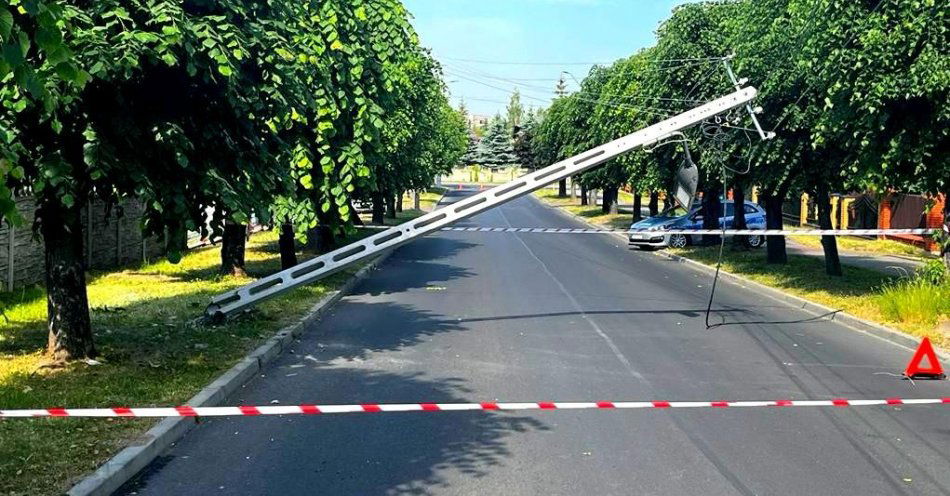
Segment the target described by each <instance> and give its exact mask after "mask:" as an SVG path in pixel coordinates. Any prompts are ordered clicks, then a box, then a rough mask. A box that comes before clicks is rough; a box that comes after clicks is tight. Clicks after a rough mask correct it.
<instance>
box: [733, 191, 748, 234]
mask: <svg viewBox="0 0 950 496" xmlns="http://www.w3.org/2000/svg"><path fill="white" fill-rule="evenodd" d="M732 206H733V209H732V211H733V214H732V215H733V217H732V228H733V229H745V228H746V227H748V224H746V221H745V189H744V188H743V187H742V185H741V184H738V183H737V184H735V185H733V186H732ZM732 249H733V250H748V249H749V237H748V236H733V237H732Z"/></svg>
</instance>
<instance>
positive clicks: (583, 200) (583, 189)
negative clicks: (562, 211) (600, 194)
mask: <svg viewBox="0 0 950 496" xmlns="http://www.w3.org/2000/svg"><path fill="white" fill-rule="evenodd" d="M589 201H590V197H589V196H588V195H587V186H584V184H583V183H581V206H587V204H588V202H589Z"/></svg>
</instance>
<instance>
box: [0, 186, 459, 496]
mask: <svg viewBox="0 0 950 496" xmlns="http://www.w3.org/2000/svg"><path fill="white" fill-rule="evenodd" d="M438 196H440V195H439V193H438V192H437V191H434V192H432V193H429V194H427V196H426V197H425V198H424V201H425V203H426V204H429V205H433V204H434V203H435V202H436V201H438ZM421 214H422V212H420V211H414V210H407V211H404V212H401V213H400V214H399V218H398V219H394V220H392V221H393V222H401V221H405V220H408V219H411V218H414V217H418V216H419V215H421ZM371 234H373V233H372V232H370V231H366V230H361V231H359V232H358V233H357V234H356V236H368V235H371ZM306 258H307V257H306V256H303V257H301V259H302V260H303V259H306ZM246 263H247V271H248V273H249V274H250V275H251V276H253V277H260V276H264V275H266V274H269V273H273V272H275V271H277V270H279V269H280V255H279V250H278V247H277V234H276V232H263V233H259V234H257V235H255V236H253V237H252V238H251V240H250V241H249V243H248V246H247V252H246ZM219 265H220V250H219V248H218V247H213V246H212V247H207V248H202V249H198V250H195V251H192V252H190V253H188V254H186V255H185V257H183V259H182V261H181V263H179V264H177V265H174V264H171V263H169V262H167V261H158V262H154V263H149V264H144V265H142V266H139V267H135V268H129V269H126V270H121V271H115V272H101V273H92V274H90V275H89V281H88V292H89V301H90V307H91V316H92V323H93V327H94V330H95V336H96V345H97V347H98V349H99V352H100V353H101V357H100V358H99V361H100V362H101V363H100V364H98V365H89V364H86V363H73V364H71V365H69V366H68V367H66V368H64V369H44V368H42V367H41V364H42V363H43V360H44V357H43V350H44V347H45V345H46V329H45V319H46V300H45V298H46V297H45V293H44V291H43V290H42V289H41V288H30V289H24V290H19V291H16V292H14V293H6V294H3V293H0V302H2V304H3V308H5V313H6V318H7V320H6V321H4V320H3V318H2V317H0V408H5V409H20V408H45V407H55V406H70V407H97V406H132V405H135V406H152V405H175V404H181V403H182V402H184V401H186V400H187V399H188V398H190V397H191V396H192V395H194V394H195V393H196V392H198V391H199V390H200V389H201V388H202V387H204V386H205V385H206V384H207V383H209V382H210V381H211V380H213V379H214V378H215V377H216V376H218V375H220V374H221V373H223V372H224V371H225V370H227V369H228V368H229V367H231V366H232V365H234V363H236V362H237V361H238V360H240V359H241V358H242V357H244V356H245V355H246V354H247V352H248V351H250V350H252V349H254V348H255V347H256V346H258V345H259V344H260V343H261V342H262V341H263V340H264V339H266V338H269V337H271V336H272V335H273V334H274V333H275V332H276V331H277V330H279V329H280V328H282V327H283V326H286V325H289V324H291V323H292V322H294V321H296V320H297V319H298V318H300V317H301V316H303V315H304V314H305V313H306V312H307V311H308V310H309V309H310V308H311V307H312V306H313V305H314V304H315V303H316V302H317V301H319V300H320V298H321V297H322V296H323V295H325V294H326V293H327V292H328V291H329V290H332V289H335V288H337V287H339V286H340V285H341V284H342V283H343V282H345V280H346V279H347V278H348V277H350V276H351V275H352V274H353V273H354V272H355V271H356V270H357V269H356V268H354V269H351V270H349V271H346V272H343V273H340V274H336V275H334V276H332V277H330V278H328V279H326V280H324V281H321V282H320V283H319V284H314V285H310V286H306V287H301V288H297V289H295V290H293V291H291V292H289V293H287V294H284V295H282V296H279V297H276V298H274V299H271V300H269V301H265V302H263V303H261V304H259V305H257V306H256V307H255V308H254V310H253V311H251V312H249V313H248V314H246V315H243V316H241V317H240V318H238V319H236V320H233V321H231V322H229V323H227V324H225V325H222V326H217V327H207V326H203V325H200V324H199V323H197V322H196V320H195V319H196V318H198V317H199V316H201V314H202V312H203V310H204V308H205V305H207V303H208V301H209V299H210V298H211V297H212V296H213V295H216V294H219V293H222V292H224V291H227V290H230V289H234V288H237V287H239V286H242V285H245V284H247V283H249V282H251V281H252V280H253V279H251V278H239V277H230V276H222V275H219V274H218V273H217V271H218V267H219ZM153 424H154V421H150V420H130V419H102V420H90V419H30V420H0V494H4V495H6V494H31V495H34V494H40V495H43V494H61V493H63V492H64V491H65V490H66V489H68V487H69V486H70V485H71V484H73V483H75V482H76V481H77V480H78V478H80V477H82V476H83V475H84V474H85V473H88V472H90V471H92V470H94V469H95V468H97V467H98V466H99V465H100V464H102V462H104V461H105V460H107V459H108V458H109V457H111V456H112V455H114V454H115V453H116V452H118V451H119V450H120V449H121V448H122V447H123V446H125V444H126V443H127V442H128V441H129V440H130V439H133V438H135V437H136V436H138V435H140V434H141V433H143V432H144V431H145V430H147V429H148V428H149V427H151V426H152V425H153Z"/></svg>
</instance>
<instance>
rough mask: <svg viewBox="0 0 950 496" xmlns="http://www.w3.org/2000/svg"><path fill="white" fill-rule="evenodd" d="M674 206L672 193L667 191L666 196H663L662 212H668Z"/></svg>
mask: <svg viewBox="0 0 950 496" xmlns="http://www.w3.org/2000/svg"><path fill="white" fill-rule="evenodd" d="M674 205H676V202H675V201H674V200H673V193H672V192H670V191H667V192H666V194H665V195H663V210H664V211H666V210H669V209H671V208H673V206H674Z"/></svg>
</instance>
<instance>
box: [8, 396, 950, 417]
mask: <svg viewBox="0 0 950 496" xmlns="http://www.w3.org/2000/svg"><path fill="white" fill-rule="evenodd" d="M886 405H950V398H936V399H901V398H890V399H885V400H848V399H833V400H774V401H598V402H586V403H572V402H551V403H545V402H538V403H498V402H490V403H403V404H376V403H364V404H359V405H292V406H276V405H268V406H213V407H190V406H177V407H171V408H45V409H37V410H0V418H36V417H137V418H156V417H158V418H161V417H241V416H257V415H315V414H332V413H383V412H453V411H455V412H457V411H472V410H475V411H513V410H611V409H618V410H624V409H626V410H638V409H665V408H752V407H802V406H817V407H860V406H886Z"/></svg>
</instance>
